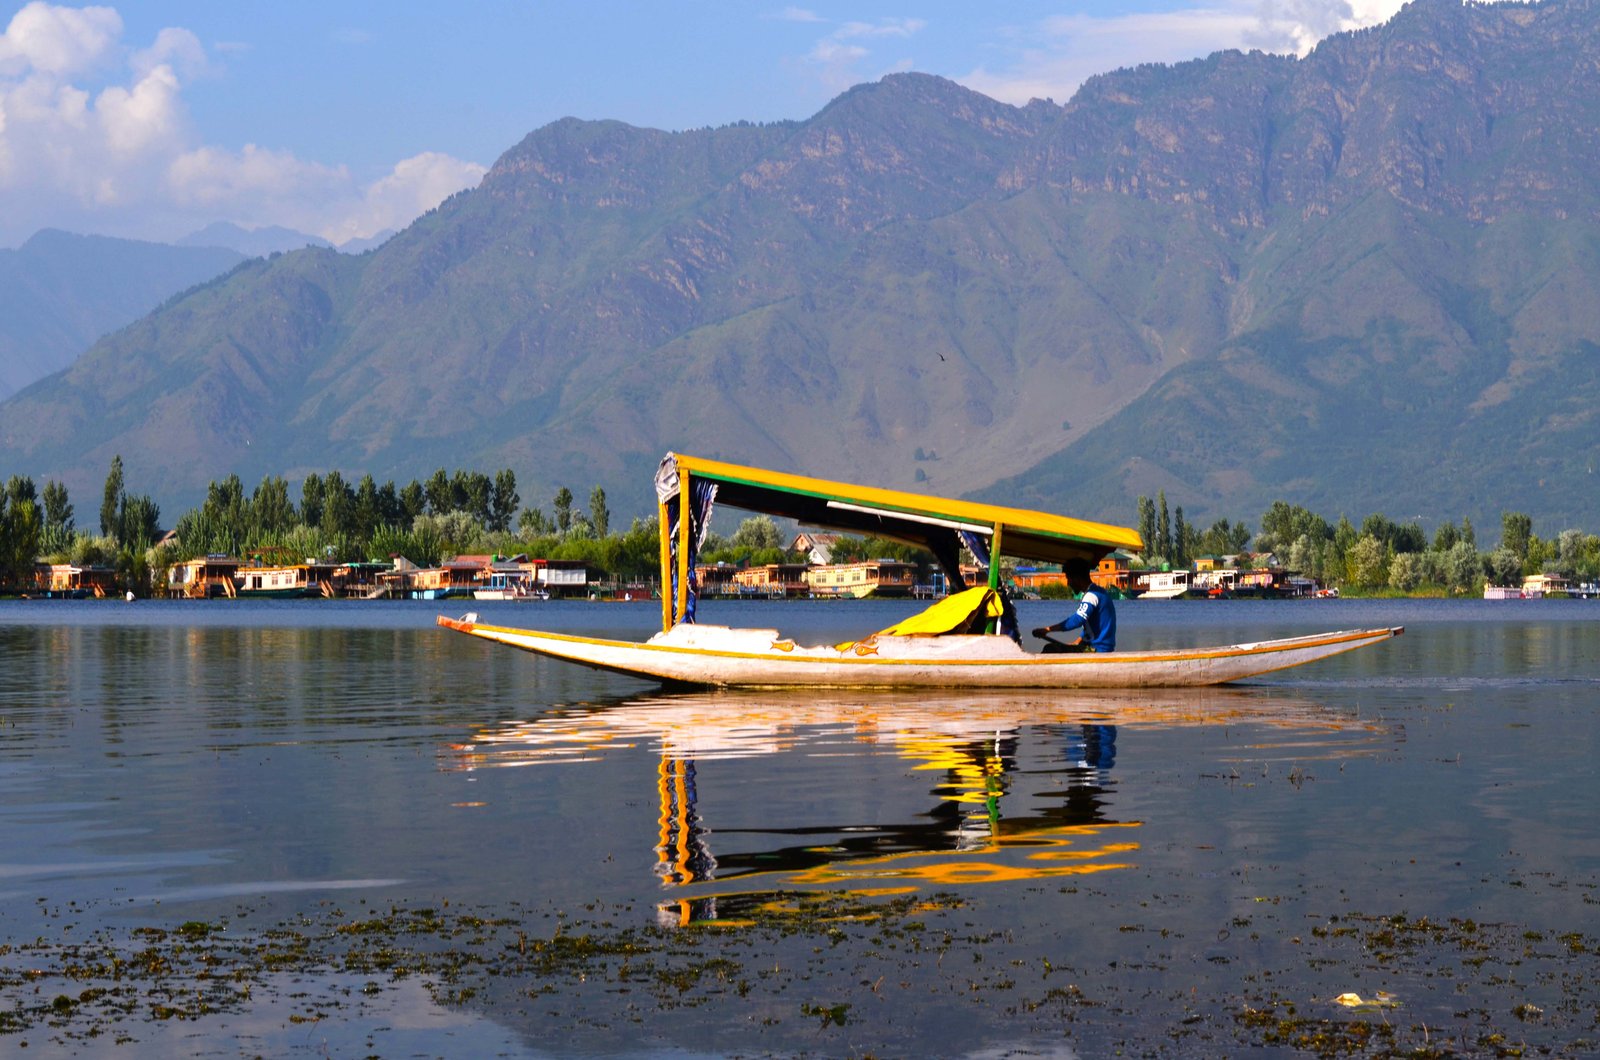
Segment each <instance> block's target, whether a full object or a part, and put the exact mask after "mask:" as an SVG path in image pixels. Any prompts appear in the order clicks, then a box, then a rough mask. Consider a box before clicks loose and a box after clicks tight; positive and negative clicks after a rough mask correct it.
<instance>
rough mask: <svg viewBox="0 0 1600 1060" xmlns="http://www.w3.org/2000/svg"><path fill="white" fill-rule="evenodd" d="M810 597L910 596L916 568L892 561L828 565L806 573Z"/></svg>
mask: <svg viewBox="0 0 1600 1060" xmlns="http://www.w3.org/2000/svg"><path fill="white" fill-rule="evenodd" d="M806 580H807V582H809V583H810V586H811V595H812V596H854V597H857V598H861V597H866V596H910V595H911V589H912V586H914V585H915V584H916V581H917V566H916V564H914V563H903V562H901V561H899V560H893V559H873V560H863V561H861V562H859V563H828V564H824V565H822V566H820V567H812V568H810V569H809V570H807V571H806Z"/></svg>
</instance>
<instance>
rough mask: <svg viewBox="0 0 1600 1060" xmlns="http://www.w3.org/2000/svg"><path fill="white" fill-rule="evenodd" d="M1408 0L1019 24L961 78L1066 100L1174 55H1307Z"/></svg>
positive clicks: (1229, 2) (1224, 1)
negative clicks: (1090, 85)
mask: <svg viewBox="0 0 1600 1060" xmlns="http://www.w3.org/2000/svg"><path fill="white" fill-rule="evenodd" d="M1401 3H1402V0H1221V2H1219V3H1216V4H1213V5H1212V6H1205V7H1189V8H1182V9H1179V10H1174V11H1167V12H1142V13H1135V14H1129V15H1122V16H1118V17H1114V18H1094V17H1090V16H1087V15H1073V16H1061V17H1056V18H1050V19H1046V20H1044V21H1043V22H1041V23H1039V24H1037V25H1034V26H1028V27H1024V28H1020V29H1018V30H1016V31H1014V32H1013V34H1012V35H1011V39H1012V40H1014V41H1015V42H1017V43H1015V44H1014V45H1013V46H1012V47H1011V48H1010V49H1009V51H1008V52H1007V53H1006V55H1005V57H1004V59H1003V60H1001V61H1000V62H997V63H993V64H990V65H986V66H980V67H978V68H977V69H975V70H973V71H972V73H970V74H968V75H967V76H966V77H962V78H958V80H960V81H961V83H962V84H964V85H966V86H967V87H969V88H973V89H976V90H977V91H979V92H982V93H984V94H985V95H988V96H992V97H994V98H995V99H1000V100H1004V101H1006V102H1008V103H1018V104H1020V103H1026V102H1027V101H1028V100H1030V99H1035V98H1041V99H1054V100H1056V101H1057V102H1058V103H1063V102H1065V101H1066V100H1067V99H1069V98H1071V96H1072V94H1073V93H1074V92H1076V91H1077V90H1078V86H1079V85H1081V84H1083V82H1084V81H1086V80H1088V79H1089V78H1090V77H1092V76H1094V75H1095V74H1099V73H1105V72H1106V71H1108V70H1114V69H1116V68H1118V67H1123V66H1136V65H1138V64H1140V63H1149V62H1162V63H1175V62H1183V61H1185V60H1188V59H1196V58H1200V57H1202V56H1205V55H1209V54H1211V53H1212V52H1215V51H1221V50H1223V49H1227V48H1241V49H1246V50H1248V49H1251V48H1259V49H1262V50H1265V51H1276V52H1291V53H1294V54H1298V55H1304V54H1305V53H1306V52H1308V51H1309V50H1310V49H1311V48H1312V47H1313V46H1315V45H1316V43H1317V42H1318V41H1319V40H1321V39H1322V38H1323V37H1326V36H1328V35H1329V34H1331V33H1336V32H1339V31H1342V30H1348V29H1356V28H1359V27H1362V26H1371V25H1376V24H1377V23H1379V22H1383V21H1386V20H1387V19H1389V18H1390V17H1392V16H1393V15H1394V13H1395V12H1396V11H1398V10H1399V9H1400V7H1401Z"/></svg>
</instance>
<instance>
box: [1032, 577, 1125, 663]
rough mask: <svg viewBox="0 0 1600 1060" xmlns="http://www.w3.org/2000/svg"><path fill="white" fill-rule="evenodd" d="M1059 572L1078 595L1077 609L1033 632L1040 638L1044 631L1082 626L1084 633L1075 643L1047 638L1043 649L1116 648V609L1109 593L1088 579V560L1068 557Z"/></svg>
mask: <svg viewBox="0 0 1600 1060" xmlns="http://www.w3.org/2000/svg"><path fill="white" fill-rule="evenodd" d="M1061 572H1062V573H1063V574H1065V575H1066V576H1067V585H1069V586H1071V588H1072V591H1073V592H1075V593H1078V594H1079V600H1078V607H1077V610H1075V611H1073V612H1072V614H1070V615H1068V616H1067V618H1066V620H1065V621H1063V622H1057V623H1056V624H1055V625H1053V626H1040V627H1039V628H1038V629H1036V630H1034V631H1033V635H1034V636H1035V637H1041V638H1042V637H1044V636H1045V634H1047V633H1052V632H1054V631H1056V630H1067V629H1078V628H1080V627H1082V629H1083V633H1082V635H1081V639H1080V640H1079V641H1078V643H1076V644H1061V643H1059V642H1056V641H1049V640H1047V641H1045V647H1044V650H1045V651H1047V652H1057V651H1092V652H1094V653H1096V654H1099V653H1101V652H1110V651H1116V649H1117V609H1116V608H1115V607H1114V606H1112V603H1111V594H1110V593H1109V592H1107V591H1106V590H1104V589H1102V588H1100V587H1099V586H1098V585H1096V584H1095V583H1094V582H1093V581H1092V580H1090V578H1089V561H1088V560H1084V559H1073V560H1068V561H1067V562H1066V563H1063V564H1062V565H1061Z"/></svg>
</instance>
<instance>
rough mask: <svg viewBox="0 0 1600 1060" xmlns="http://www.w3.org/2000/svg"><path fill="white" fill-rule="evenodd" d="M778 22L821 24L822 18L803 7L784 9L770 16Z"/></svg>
mask: <svg viewBox="0 0 1600 1060" xmlns="http://www.w3.org/2000/svg"><path fill="white" fill-rule="evenodd" d="M772 17H773V18H775V19H778V20H779V21H780V22H821V21H822V16H821V15H819V14H817V13H816V12H815V11H812V10H810V9H809V8H804V7H786V8H784V9H783V10H782V11H779V12H778V13H777V14H775V15H773V16H772Z"/></svg>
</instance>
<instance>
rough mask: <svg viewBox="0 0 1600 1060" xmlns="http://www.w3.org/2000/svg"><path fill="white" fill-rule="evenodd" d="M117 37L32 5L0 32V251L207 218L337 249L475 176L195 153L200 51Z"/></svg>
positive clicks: (433, 161)
mask: <svg viewBox="0 0 1600 1060" xmlns="http://www.w3.org/2000/svg"><path fill="white" fill-rule="evenodd" d="M122 32H123V23H122V19H121V17H120V16H119V15H118V14H117V12H116V11H115V10H114V9H112V8H109V7H84V8H66V7H56V6H54V5H51V4H49V3H44V2H41V0H35V2H33V3H29V4H28V5H27V6H25V7H24V8H22V9H21V10H20V11H18V12H17V14H16V15H15V16H14V17H13V18H12V19H11V22H10V24H9V25H8V26H7V27H6V30H5V32H4V34H0V201H3V202H4V203H5V208H4V210H0V246H3V245H8V244H14V243H16V242H19V241H20V240H22V239H25V238H27V237H28V236H29V235H31V234H32V233H33V232H34V231H35V230H37V229H39V228H42V227H47V226H57V227H64V228H70V229H74V230H77V231H84V232H99V233H106V234H111V235H124V236H135V237H140V238H147V239H172V238H177V237H179V236H182V235H184V234H186V233H188V232H190V231H194V230H195V229H198V228H201V227H203V226H205V225H206V224H209V223H210V222H212V221H218V220H227V221H233V222H234V223H236V224H241V225H246V226H261V225H269V224H280V225H284V226H286V227H290V228H296V229H299V230H301V231H307V232H314V233H316V234H319V235H323V236H324V237H326V238H328V239H330V240H332V241H334V242H343V241H345V240H348V239H351V238H354V237H359V236H369V235H372V234H374V233H377V232H379V231H382V230H384V229H390V228H403V227H404V226H405V225H406V224H408V223H410V222H411V221H412V220H413V219H414V218H415V217H416V216H417V215H418V214H420V213H422V212H424V211H425V210H427V209H429V208H431V207H433V206H435V205H437V204H438V203H439V201H440V200H442V199H443V198H445V197H446V196H447V195H449V194H451V193H452V192H455V191H457V190H459V189H461V188H463V187H467V186H468V185H471V184H473V183H476V182H477V181H478V180H479V179H481V178H482V176H483V173H484V169H483V167H482V166H479V165H476V164H474V163H470V162H462V161H460V160H458V159H454V158H450V157H448V156H446V155H442V154H436V153H425V154H421V155H417V156H416V157H414V158H409V159H406V160H404V161H402V162H400V163H398V164H397V165H396V166H395V167H394V169H393V170H392V171H391V172H389V173H388V174H385V175H384V176H382V177H380V178H379V179H377V180H375V181H372V182H371V183H370V184H365V185H364V184H361V183H360V182H358V180H357V178H356V177H354V176H353V175H352V174H351V173H350V171H349V170H348V169H347V168H346V167H345V166H342V165H329V164H324V163H322V162H316V161H307V160H305V159H302V158H299V157H297V156H295V155H294V154H293V153H292V152H290V151H281V150H273V149H270V148H268V147H262V146H257V145H254V144H250V145H246V146H245V147H244V148H243V149H242V150H238V151H234V150H230V149H227V148H224V147H220V146H217V145H214V144H207V143H204V142H201V140H200V138H199V137H198V135H197V134H196V131H195V129H194V125H193V122H192V121H191V120H190V113H189V108H188V105H187V104H186V102H185V99H184V94H185V91H186V90H188V91H192V90H193V85H194V83H195V82H196V81H197V79H200V78H202V77H203V76H204V75H206V74H209V73H211V72H213V71H214V67H213V66H212V62H211V60H210V59H209V57H208V56H207V52H206V49H205V47H204V46H203V45H202V44H201V43H200V40H199V39H198V38H197V37H196V36H195V35H194V34H193V33H191V32H190V31H189V30H186V29H182V28H178V27H168V28H166V29H163V30H161V31H160V32H159V33H158V34H156V36H155V39H154V40H153V41H151V42H150V43H149V44H148V46H145V47H137V46H130V45H128V44H126V43H125V42H124V41H123V40H122ZM240 47H242V46H238V45H227V46H223V47H219V48H218V51H220V52H232V51H237V50H239V48H240Z"/></svg>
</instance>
